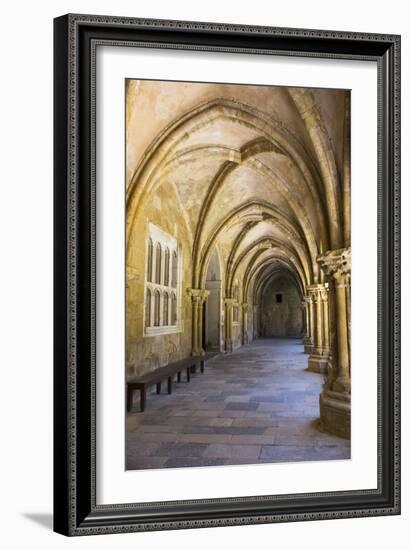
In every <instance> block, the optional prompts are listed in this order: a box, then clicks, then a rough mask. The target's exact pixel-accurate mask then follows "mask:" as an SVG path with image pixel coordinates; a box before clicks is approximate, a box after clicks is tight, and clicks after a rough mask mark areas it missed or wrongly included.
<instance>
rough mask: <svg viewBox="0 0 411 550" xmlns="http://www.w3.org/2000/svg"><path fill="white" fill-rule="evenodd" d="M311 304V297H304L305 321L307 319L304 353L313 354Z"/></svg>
mask: <svg viewBox="0 0 411 550" xmlns="http://www.w3.org/2000/svg"><path fill="white" fill-rule="evenodd" d="M310 304H311V296H304V299H303V307H304V319H305V332H304V338H303V344H304V353H311V350H312V347H313V342H312V329H311V311H310V309H311V305H310Z"/></svg>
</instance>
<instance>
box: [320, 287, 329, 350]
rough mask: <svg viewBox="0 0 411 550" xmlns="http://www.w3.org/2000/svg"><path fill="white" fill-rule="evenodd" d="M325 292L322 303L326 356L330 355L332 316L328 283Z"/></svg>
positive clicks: (322, 292)
mask: <svg viewBox="0 0 411 550" xmlns="http://www.w3.org/2000/svg"><path fill="white" fill-rule="evenodd" d="M324 287H325V288H324V290H322V291H321V301H322V304H323V327H324V331H323V338H324V340H323V350H324V355H328V356H329V355H330V314H329V304H328V292H329V289H328V283H326V284H325V285H324Z"/></svg>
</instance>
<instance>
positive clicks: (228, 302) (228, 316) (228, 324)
mask: <svg viewBox="0 0 411 550" xmlns="http://www.w3.org/2000/svg"><path fill="white" fill-rule="evenodd" d="M234 303H236V300H235V299H234V298H225V300H224V304H225V351H226V352H227V353H231V352H232V351H233V338H232V334H233V328H232V325H233V305H234Z"/></svg>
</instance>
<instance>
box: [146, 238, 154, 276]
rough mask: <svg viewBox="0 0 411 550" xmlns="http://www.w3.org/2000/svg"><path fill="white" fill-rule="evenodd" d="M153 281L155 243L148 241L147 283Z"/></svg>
mask: <svg viewBox="0 0 411 550" xmlns="http://www.w3.org/2000/svg"><path fill="white" fill-rule="evenodd" d="M152 280H153V241H152V240H151V239H148V246H147V281H149V282H150V283H151V282H152Z"/></svg>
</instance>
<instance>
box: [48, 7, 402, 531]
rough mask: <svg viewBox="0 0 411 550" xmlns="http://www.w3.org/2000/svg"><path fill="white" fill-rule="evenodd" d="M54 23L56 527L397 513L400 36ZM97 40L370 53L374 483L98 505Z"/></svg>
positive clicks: (85, 19)
mask: <svg viewBox="0 0 411 550" xmlns="http://www.w3.org/2000/svg"><path fill="white" fill-rule="evenodd" d="M54 32H55V36H54V60H55V61H54V63H55V64H54V76H55V79H54V98H55V102H54V115H55V123H54V125H55V126H54V132H55V138H54V140H55V141H54V158H55V164H54V182H55V183H54V186H55V187H54V189H55V192H54V193H55V194H54V213H55V214H54V215H55V218H54V237H55V239H54V242H55V251H54V258H55V260H54V262H55V263H54V271H55V286H54V288H55V299H54V308H55V309H54V313H55V332H54V350H55V351H54V392H55V393H54V395H55V399H54V425H55V428H54V530H55V531H57V532H59V533H62V534H64V535H69V536H73V535H91V534H106V533H121V532H132V531H147V530H164V529H186V528H194V527H217V526H226V525H243V524H257V523H271V522H284V521H306V520H316V519H331V518H349V517H364V516H381V515H390V514H399V513H400V37H399V36H396V35H385V34H384V35H383V34H368V33H352V32H338V31H320V30H304V29H286V28H276V27H255V26H248V25H227V24H217V23H197V22H186V21H163V20H150V19H135V18H125V17H107V16H93V15H72V14H70V15H65V16H62V17H59V18H57V19H55V21H54ZM100 44H106V45H112V46H127V47H139V48H144V47H150V48H153V47H157V48H172V49H190V50H202V51H220V52H233V53H249V54H270V55H287V56H300V57H323V58H332V59H355V60H363V61H375V62H377V65H378V262H379V263H378V434H379V437H378V439H379V441H378V449H379V465H378V488H377V489H376V490H358V491H357V490H355V491H341V492H333V493H310V494H298V495H274V496H258V497H241V498H240V497H239V498H218V499H208V500H194V501H173V502H155V503H152V502H151V503H136V504H119V505H112V506H111V505H97V504H96V472H95V463H96V446H95V434H96V426H95V413H96V408H95V400H96V391H95V382H96V380H95V376H96V373H95V344H96V342H95V340H96V334H95V321H96V309H95V304H96V293H95V277H96V272H95V246H96V223H95V222H96V220H95V216H96V212H95V193H96V188H95V158H96V153H95V92H96V88H95V78H96V73H95V71H96V48H97V46H98V45H100ZM80 235H81V238H80Z"/></svg>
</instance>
